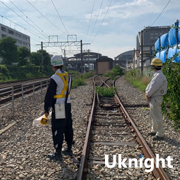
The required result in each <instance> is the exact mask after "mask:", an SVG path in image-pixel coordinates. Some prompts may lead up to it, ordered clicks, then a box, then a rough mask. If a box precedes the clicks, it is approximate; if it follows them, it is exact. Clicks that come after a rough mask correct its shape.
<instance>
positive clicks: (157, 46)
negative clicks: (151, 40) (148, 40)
mask: <svg viewBox="0 0 180 180" xmlns="http://www.w3.org/2000/svg"><path fill="white" fill-rule="evenodd" d="M155 51H157V52H159V51H160V46H159V38H158V39H157V41H156V42H155Z"/></svg>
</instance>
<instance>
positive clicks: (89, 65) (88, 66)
mask: <svg viewBox="0 0 180 180" xmlns="http://www.w3.org/2000/svg"><path fill="white" fill-rule="evenodd" d="M88 68H89V70H90V63H89V49H88Z"/></svg>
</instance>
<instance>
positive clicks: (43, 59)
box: [41, 41, 44, 73]
mask: <svg viewBox="0 0 180 180" xmlns="http://www.w3.org/2000/svg"><path fill="white" fill-rule="evenodd" d="M43 60H44V58H43V42H42V41H41V65H42V73H43Z"/></svg>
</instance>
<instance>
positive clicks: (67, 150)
mask: <svg viewBox="0 0 180 180" xmlns="http://www.w3.org/2000/svg"><path fill="white" fill-rule="evenodd" d="M62 153H63V154H64V155H68V156H72V155H73V152H72V145H68V148H67V149H65V150H63V151H62Z"/></svg>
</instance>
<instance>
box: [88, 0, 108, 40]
mask: <svg viewBox="0 0 180 180" xmlns="http://www.w3.org/2000/svg"><path fill="white" fill-rule="evenodd" d="M111 3H112V0H110V3H109V6H108V8H107V11H106V13H105V15H104V18H103V20H102V22H101V24H100V26H99V29H98V31H97V33H96V35H95V36H94V39H95V38H96V36H97V34H98V33H99V30H100V29H101V26H102V24H103V22H104V19H105V17H106V15H107V13H108V11H109V7H110V6H111ZM94 39H93V40H92V42H93V41H94ZM92 42H91V43H92Z"/></svg>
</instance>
